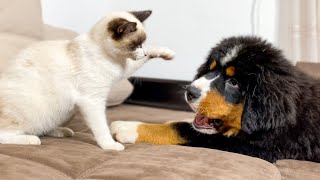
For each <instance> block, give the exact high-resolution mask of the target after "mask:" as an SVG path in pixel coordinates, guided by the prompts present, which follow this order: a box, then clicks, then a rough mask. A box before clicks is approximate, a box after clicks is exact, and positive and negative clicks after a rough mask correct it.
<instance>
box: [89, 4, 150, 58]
mask: <svg viewBox="0 0 320 180" xmlns="http://www.w3.org/2000/svg"><path fill="white" fill-rule="evenodd" d="M151 13H152V11H150V10H146V11H132V12H113V13H111V14H110V15H109V16H106V17H104V18H103V19H101V20H100V21H99V22H98V23H97V24H96V25H95V26H94V27H93V28H92V29H91V31H90V35H91V37H92V39H93V40H95V41H96V42H99V44H101V46H102V47H104V49H105V50H106V52H108V53H112V54H115V55H117V56H119V55H129V56H130V55H133V54H134V53H135V50H137V49H141V47H142V44H143V43H144V42H145V40H146V32H145V30H144V27H143V24H142V23H143V22H144V21H145V20H146V19H147V18H148V17H149V16H150V15H151Z"/></svg>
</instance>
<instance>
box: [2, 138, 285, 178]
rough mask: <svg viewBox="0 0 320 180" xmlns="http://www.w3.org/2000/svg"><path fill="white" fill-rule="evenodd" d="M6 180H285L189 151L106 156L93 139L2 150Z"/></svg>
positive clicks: (250, 162)
mask: <svg viewBox="0 0 320 180" xmlns="http://www.w3.org/2000/svg"><path fill="white" fill-rule="evenodd" d="M0 170H1V179H50V178H51V179H150V178H152V179H280V173H279V171H278V170H277V168H276V167H275V166H274V165H272V164H270V163H268V162H266V161H263V160H260V159H257V158H250V157H247V156H243V155H238V154H233V153H228V152H222V151H217V150H211V149H203V148H191V147H183V146H159V145H147V144H138V145H127V146H126V150H125V151H121V152H116V151H103V150H102V149H100V148H98V147H97V145H96V143H95V141H94V140H93V138H92V136H91V135H90V134H86V133H76V134H75V136H74V137H72V138H63V139H58V138H49V137H44V138H42V145H40V146H18V145H1V146H0Z"/></svg>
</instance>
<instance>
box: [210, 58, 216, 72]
mask: <svg viewBox="0 0 320 180" xmlns="http://www.w3.org/2000/svg"><path fill="white" fill-rule="evenodd" d="M216 65H217V62H216V60H213V61H212V63H211V65H210V70H213V69H214V68H215V67H216Z"/></svg>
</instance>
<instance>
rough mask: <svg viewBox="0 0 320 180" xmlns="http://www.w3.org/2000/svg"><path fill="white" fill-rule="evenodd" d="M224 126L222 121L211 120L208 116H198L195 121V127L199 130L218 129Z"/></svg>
mask: <svg viewBox="0 0 320 180" xmlns="http://www.w3.org/2000/svg"><path fill="white" fill-rule="evenodd" d="M221 125H222V121H221V120H220V119H210V118H208V117H206V116H203V115H200V114H197V115H196V117H195V118H194V120H193V126H194V127H196V128H197V129H217V128H219V127H220V126H221Z"/></svg>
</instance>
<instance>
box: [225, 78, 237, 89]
mask: <svg viewBox="0 0 320 180" xmlns="http://www.w3.org/2000/svg"><path fill="white" fill-rule="evenodd" d="M226 87H227V88H239V84H238V81H237V80H235V79H228V80H227V81H226Z"/></svg>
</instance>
